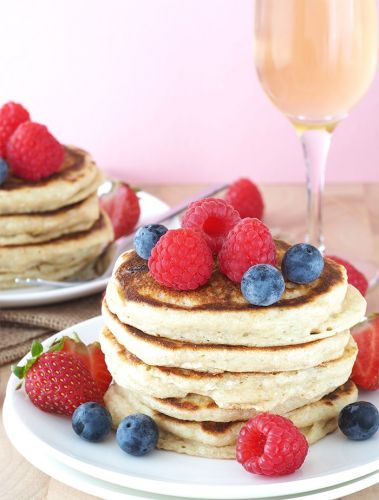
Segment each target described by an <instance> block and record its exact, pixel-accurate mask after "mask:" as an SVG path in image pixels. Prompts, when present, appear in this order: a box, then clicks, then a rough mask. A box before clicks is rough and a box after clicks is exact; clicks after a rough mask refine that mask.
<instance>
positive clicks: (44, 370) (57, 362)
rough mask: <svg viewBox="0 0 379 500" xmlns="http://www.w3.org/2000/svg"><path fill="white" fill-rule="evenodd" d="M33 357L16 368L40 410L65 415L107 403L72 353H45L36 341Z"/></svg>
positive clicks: (33, 401) (14, 371) (14, 368)
mask: <svg viewBox="0 0 379 500" xmlns="http://www.w3.org/2000/svg"><path fill="white" fill-rule="evenodd" d="M31 353H32V358H30V359H29V360H28V361H27V363H26V365H24V366H14V367H12V370H13V373H14V374H15V375H16V376H17V377H18V378H20V379H25V391H26V393H27V395H28V396H29V399H30V401H31V402H32V403H33V404H34V405H35V406H37V408H39V409H41V410H43V411H46V412H49V413H57V414H62V415H72V414H73V412H74V411H75V409H76V408H77V407H78V406H79V405H81V404H82V403H86V402H87V401H94V402H97V403H100V404H103V397H102V395H101V393H100V391H99V388H98V387H97V385H96V382H95V381H94V380H93V378H92V376H91V374H90V372H89V371H88V368H87V367H86V366H85V364H84V363H83V361H82V360H81V359H79V358H78V357H77V356H75V355H72V354H70V353H68V352H60V351H58V352H54V351H51V352H49V351H47V352H43V347H42V345H41V344H40V343H39V342H33V345H32V351H31Z"/></svg>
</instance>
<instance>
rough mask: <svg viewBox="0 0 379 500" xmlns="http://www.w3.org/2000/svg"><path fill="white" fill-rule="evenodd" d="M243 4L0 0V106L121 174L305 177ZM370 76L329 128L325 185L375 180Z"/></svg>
mask: <svg viewBox="0 0 379 500" xmlns="http://www.w3.org/2000/svg"><path fill="white" fill-rule="evenodd" d="M252 13H253V0H108V1H105V0H54V1H51V0H50V1H49V0H32V1H30V0H12V1H8V2H5V1H2V2H1V3H0V19H1V30H0V47H1V51H0V68H1V72H0V102H4V101H7V100H10V99H13V100H17V101H21V102H23V103H24V104H25V105H26V106H27V107H28V108H29V110H30V111H31V113H32V116H33V118H34V119H35V120H36V121H40V122H42V123H46V124H47V125H48V126H49V128H50V129H51V131H52V132H53V133H54V134H55V135H56V136H57V137H58V138H59V139H60V140H61V141H62V142H66V143H75V144H78V145H80V146H82V147H84V148H86V149H88V150H90V151H91V152H92V153H93V155H94V157H95V159H96V160H97V162H98V163H99V164H100V165H101V166H102V167H103V168H105V169H107V170H108V171H109V172H114V173H115V172H117V173H118V174H119V175H120V176H122V177H124V178H125V179H127V180H129V181H131V182H136V183H138V182H150V183H152V182H168V181H172V182H197V181H207V182H208V181H216V180H228V179H233V178H235V177H236V176H239V175H249V176H251V177H252V178H255V179H256V180H257V181H259V182H262V181H264V182H281V181H288V182H293V181H295V182H303V180H304V172H303V164H302V157H301V151H300V146H299V144H298V140H297V138H296V137H295V134H294V132H293V130H292V129H291V126H290V125H289V124H288V122H287V120H286V119H285V118H284V117H282V116H281V114H280V113H279V112H278V111H277V110H276V109H274V108H273V106H272V105H271V103H270V102H269V101H268V99H267V98H266V97H265V95H264V93H263V91H262V90H261V88H260V86H259V83H258V81H257V77H256V74H255V71H254V68H253V62H252V50H251V44H252ZM378 116H379V77H378V76H377V77H376V79H375V81H374V83H373V85H372V87H371V89H370V91H369V93H368V94H367V96H366V97H365V99H364V100H363V101H362V102H361V103H360V104H359V105H358V106H357V107H356V108H355V109H354V110H353V112H352V114H351V116H350V118H349V119H348V120H346V121H345V122H344V123H342V124H341V125H340V126H339V127H338V128H337V130H336V132H335V137H334V142H333V144H332V150H331V154H330V161H329V165H328V171H327V176H328V180H329V181H355V180H365V181H379V147H378V143H379V117H378Z"/></svg>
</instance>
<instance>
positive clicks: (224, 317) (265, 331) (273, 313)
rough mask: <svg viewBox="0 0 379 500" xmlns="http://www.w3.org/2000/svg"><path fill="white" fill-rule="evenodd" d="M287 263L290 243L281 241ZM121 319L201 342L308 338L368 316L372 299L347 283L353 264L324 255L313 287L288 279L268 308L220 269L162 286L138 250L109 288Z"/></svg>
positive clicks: (118, 268)
mask: <svg viewBox="0 0 379 500" xmlns="http://www.w3.org/2000/svg"><path fill="white" fill-rule="evenodd" d="M276 246H277V254H278V255H277V262H278V265H280V262H281V259H282V256H283V254H284V252H285V250H286V249H287V248H288V245H287V244H285V243H283V242H281V241H276ZM106 300H107V305H108V307H109V310H110V311H111V312H112V313H113V314H115V315H117V317H118V318H119V320H120V321H121V322H123V323H125V324H128V325H131V326H133V327H135V328H138V329H140V330H142V331H143V332H145V333H148V334H150V335H155V336H162V337H166V338H171V339H176V340H182V341H187V342H193V343H199V344H206V343H212V344H226V345H246V346H274V345H291V344H301V343H304V342H309V341H312V340H317V339H320V338H325V337H329V336H332V335H335V334H336V333H338V332H341V331H343V330H347V329H349V328H350V327H352V326H353V325H354V324H356V323H357V322H359V321H361V320H363V318H364V315H365V310H366V302H365V300H364V298H363V297H362V296H361V294H360V293H359V292H358V291H357V290H356V289H355V288H354V287H351V286H350V285H349V286H348V284H347V276H346V270H345V268H344V267H343V266H340V265H339V264H336V263H335V262H333V261H332V260H330V259H325V266H324V270H323V272H322V274H321V276H320V278H318V279H317V280H315V281H313V282H312V283H309V284H308V285H296V284H294V283H290V282H286V290H285V292H284V294H283V296H282V298H281V300H280V301H279V302H277V303H275V304H273V305H271V306H268V307H257V306H253V305H251V304H249V303H248V302H247V301H246V300H245V299H244V297H243V296H242V294H241V290H240V286H239V284H236V283H233V282H232V281H230V280H229V279H228V278H227V277H226V276H224V275H223V274H221V273H220V272H218V271H217V270H215V271H214V273H213V275H212V277H211V279H210V280H209V282H208V283H206V284H205V285H203V286H202V287H200V288H198V289H197V290H193V291H176V290H173V289H169V288H167V287H164V286H161V285H159V284H158V283H157V282H156V281H155V280H154V278H153V277H152V276H151V275H150V273H149V271H148V267H147V262H146V261H145V260H143V259H141V258H140V257H139V256H138V255H137V254H136V253H135V252H134V251H129V252H125V253H124V254H123V255H122V256H121V257H120V258H119V259H118V261H117V262H116V265H115V268H114V272H113V276H112V279H111V281H110V283H109V285H108V288H107V292H106Z"/></svg>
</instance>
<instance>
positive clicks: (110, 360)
mask: <svg viewBox="0 0 379 500" xmlns="http://www.w3.org/2000/svg"><path fill="white" fill-rule="evenodd" d="M100 344H101V348H102V351H103V352H104V354H105V360H106V363H107V366H108V369H109V371H110V373H111V374H112V376H113V379H114V380H115V382H116V383H117V384H119V385H121V386H122V387H126V388H130V389H132V390H134V391H140V392H143V393H145V394H148V395H150V396H153V397H156V398H171V397H174V398H182V397H185V396H187V394H190V393H195V394H200V395H202V396H207V397H210V398H212V399H213V400H214V401H215V403H216V404H217V405H218V406H219V407H221V408H254V409H256V410H257V411H273V410H274V409H275V407H277V406H278V405H284V404H286V406H287V408H288V410H290V409H294V408H298V407H299V406H302V405H304V404H307V403H308V402H309V401H311V400H312V401H313V400H315V399H316V398H317V399H320V398H321V397H323V396H324V395H325V394H328V393H329V392H332V391H333V390H334V389H336V388H337V387H338V386H339V385H342V384H343V383H345V382H346V380H347V379H348V378H349V375H350V373H351V370H352V367H353V364H354V361H355V358H356V355H357V347H356V344H355V342H354V340H353V338H352V337H351V338H350V340H349V343H348V344H347V346H346V349H345V351H344V354H343V355H342V356H341V357H340V358H338V359H336V360H333V361H328V362H325V363H322V364H321V365H318V366H315V367H312V368H308V369H305V370H294V371H287V372H277V373H258V372H235V373H232V372H223V373H207V372H199V371H194V370H187V369H182V368H170V367H160V366H152V365H147V364H145V363H144V362H143V361H141V360H140V359H139V358H137V357H136V356H134V355H133V354H131V353H130V352H129V351H127V350H126V349H125V348H124V347H123V346H121V345H120V344H119V343H118V342H117V340H116V338H115V337H114V335H113V334H112V333H111V332H110V331H109V330H108V329H107V328H106V327H105V328H104V329H103V330H102V332H101V333H100Z"/></svg>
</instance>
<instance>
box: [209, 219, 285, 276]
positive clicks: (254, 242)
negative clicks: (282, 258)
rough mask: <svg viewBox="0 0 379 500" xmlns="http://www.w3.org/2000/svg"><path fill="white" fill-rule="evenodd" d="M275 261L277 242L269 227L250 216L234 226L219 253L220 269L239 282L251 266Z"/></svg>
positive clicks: (273, 263)
mask: <svg viewBox="0 0 379 500" xmlns="http://www.w3.org/2000/svg"><path fill="white" fill-rule="evenodd" d="M275 261H276V249H275V243H274V240H273V239H272V236H271V233H270V231H269V229H268V228H267V227H266V226H265V225H264V224H263V222H261V221H260V220H258V219H251V218H250V217H246V218H245V219H242V220H241V222H239V223H238V224H237V225H236V226H234V228H233V229H232V230H231V231H230V233H229V235H228V237H227V238H226V240H225V242H224V244H223V246H222V248H221V251H220V253H219V254H218V263H219V268H220V271H221V272H222V273H224V274H226V276H227V277H228V278H229V279H231V280H232V281H236V282H237V283H240V281H241V280H242V276H243V275H244V273H245V272H246V271H247V270H248V269H249V268H250V267H251V266H254V265H255V264H272V265H275Z"/></svg>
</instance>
